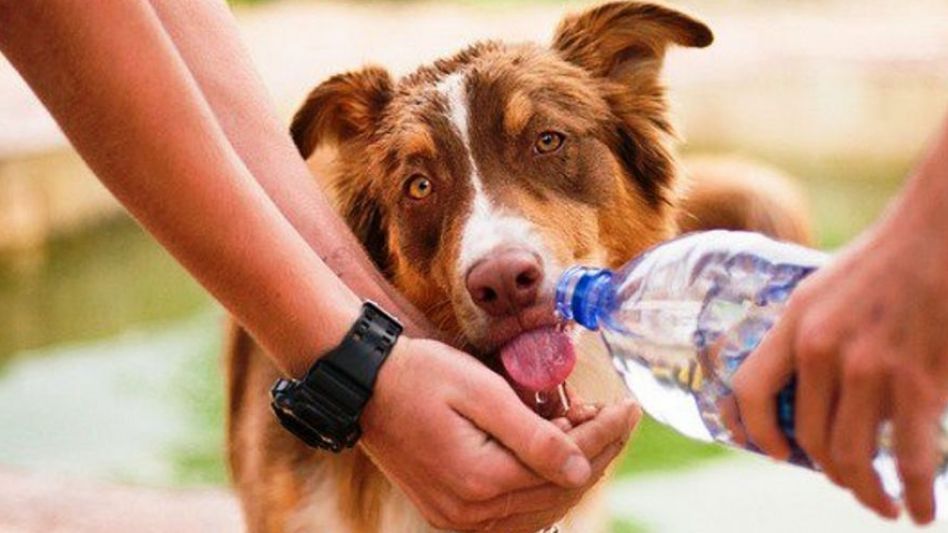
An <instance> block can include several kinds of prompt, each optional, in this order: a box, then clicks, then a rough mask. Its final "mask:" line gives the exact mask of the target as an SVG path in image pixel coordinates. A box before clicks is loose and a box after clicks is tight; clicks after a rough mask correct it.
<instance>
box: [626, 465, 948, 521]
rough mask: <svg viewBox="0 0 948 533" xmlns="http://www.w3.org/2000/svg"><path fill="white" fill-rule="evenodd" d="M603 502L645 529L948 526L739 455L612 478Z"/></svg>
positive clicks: (820, 479) (785, 467)
mask: <svg viewBox="0 0 948 533" xmlns="http://www.w3.org/2000/svg"><path fill="white" fill-rule="evenodd" d="M609 509H610V510H611V512H612V514H613V516H614V517H616V518H618V519H623V518H625V519H628V520H629V521H630V522H632V523H634V524H636V525H641V526H642V528H643V529H645V531H648V532H650V533H759V532H766V533H801V532H805V533H897V532H909V531H930V532H933V533H934V532H945V531H948V522H941V523H936V524H934V525H932V526H929V527H928V528H926V529H920V528H917V527H915V526H913V525H912V523H911V522H910V521H909V520H908V519H907V518H904V517H903V518H902V519H901V520H900V521H898V522H894V523H893V522H887V521H885V520H883V519H881V518H878V517H876V515H874V514H873V513H871V512H870V511H867V510H866V509H864V508H862V507H861V506H860V505H859V504H858V503H857V502H856V500H855V499H853V498H852V497H851V496H850V494H849V493H848V492H847V491H844V490H842V489H840V488H838V487H836V486H835V485H833V484H832V483H831V482H829V481H828V480H826V479H825V478H824V477H823V476H821V475H819V474H816V473H814V472H810V471H807V470H804V469H802V468H798V467H794V466H789V465H782V464H775V463H773V462H771V461H768V460H765V459H758V458H756V457H749V456H743V455H742V456H740V457H735V458H734V459H726V460H722V461H717V462H713V463H710V464H708V465H707V466H703V467H699V468H695V469H692V470H686V471H682V472H673V473H667V472H666V473H655V474H648V475H643V476H641V477H633V478H631V479H628V480H624V481H616V482H614V483H613V484H612V486H611V487H610V491H609Z"/></svg>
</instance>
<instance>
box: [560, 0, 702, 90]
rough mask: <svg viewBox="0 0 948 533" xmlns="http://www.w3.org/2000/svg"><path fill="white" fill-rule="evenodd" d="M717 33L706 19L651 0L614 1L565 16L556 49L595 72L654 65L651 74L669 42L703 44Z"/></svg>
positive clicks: (622, 72)
mask: <svg viewBox="0 0 948 533" xmlns="http://www.w3.org/2000/svg"><path fill="white" fill-rule="evenodd" d="M712 41H714V34H712V33H711V30H710V29H709V28H708V27H707V26H706V25H705V24H704V23H702V22H701V21H699V20H697V19H695V18H693V17H691V16H689V15H687V14H685V13H682V12H681V11H677V10H675V9H672V8H670V7H666V6H664V5H661V4H657V3H652V2H631V1H629V2H609V3H606V4H602V5H599V6H596V7H593V8H591V9H588V10H586V11H584V12H582V13H579V14H578V15H573V16H569V17H566V18H565V19H563V22H561V23H560V25H559V27H558V28H557V29H556V33H555V37H554V39H553V49H554V50H556V51H558V52H559V53H560V54H561V55H562V57H563V58H564V59H566V60H567V61H569V62H571V63H573V64H575V65H578V66H580V67H582V68H584V69H586V70H587V71H588V72H590V73H591V74H593V75H594V76H599V77H613V78H616V77H619V78H621V77H626V76H627V75H628V73H629V72H628V71H629V70H637V69H639V68H641V67H647V68H649V67H650V70H651V74H653V75H655V74H657V72H656V71H657V68H654V67H659V68H660V67H661V62H662V60H663V59H664V57H665V51H666V49H667V48H668V46H669V45H672V44H677V45H681V46H690V47H694V48H704V47H706V46H708V45H710V44H711V42H712Z"/></svg>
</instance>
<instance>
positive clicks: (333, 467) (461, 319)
mask: <svg viewBox="0 0 948 533" xmlns="http://www.w3.org/2000/svg"><path fill="white" fill-rule="evenodd" d="M711 40H712V35H711V32H710V31H709V30H708V28H707V27H705V26H704V25H703V24H701V23H700V22H698V21H696V20H695V19H693V18H691V17H689V16H687V15H684V14H682V13H680V12H677V11H675V10H672V9H669V8H666V7H662V6H658V5H654V4H647V3H639V2H615V3H610V4H605V5H603V6H600V7H598V8H594V9H590V10H588V11H586V12H584V13H582V14H580V15H578V16H572V17H568V18H567V19H566V20H564V21H563V23H562V24H561V25H560V27H559V29H558V30H557V32H556V37H555V39H554V42H553V45H552V46H551V47H550V48H544V47H540V46H536V45H531V44H525V45H516V46H514V45H506V44H502V43H496V42H490V43H481V44H477V45H474V46H472V47H470V48H468V49H466V50H464V51H462V52H461V53H459V54H457V55H456V56H454V57H452V58H450V59H447V60H442V61H438V62H436V63H435V64H434V65H433V66H430V67H424V68H421V69H419V70H418V71H417V72H415V73H414V74H412V75H409V76H407V77H406V78H404V79H402V80H398V81H395V80H393V79H392V78H391V77H390V76H389V74H388V72H387V71H385V70H383V69H381V68H377V67H370V68H366V69H363V70H361V71H358V72H354V73H349V74H344V75H340V76H336V77H334V78H332V79H330V80H328V81H326V82H325V83H323V84H322V85H320V86H319V87H317V88H316V89H315V90H314V91H313V92H312V93H311V94H310V96H309V98H308V99H307V101H306V102H305V103H304V105H303V107H302V108H301V109H300V111H299V112H298V113H297V115H296V117H295V119H294V122H293V126H292V134H293V138H294V140H295V142H296V143H297V146H298V147H299V149H300V152H301V153H302V154H303V156H304V157H308V158H310V157H311V156H313V155H314V153H316V152H319V153H320V154H323V153H324V152H325V153H328V154H330V155H329V158H328V159H329V160H330V161H331V164H329V165H320V169H319V171H320V174H321V175H322V176H323V177H324V179H325V180H326V181H325V185H326V188H327V190H329V191H330V194H331V195H332V197H333V200H334V201H335V203H336V205H337V207H338V210H339V212H340V214H341V215H342V216H343V217H344V218H345V220H346V221H347V222H348V224H349V226H350V227H351V228H352V230H353V232H354V233H355V234H356V235H357V236H358V238H359V239H360V240H361V241H362V243H363V244H364V245H365V247H366V249H367V250H368V252H369V254H370V256H371V257H372V259H373V260H374V261H375V263H376V264H377V265H378V267H379V268H380V269H381V270H382V271H383V272H384V273H385V274H386V275H387V276H388V278H389V279H390V280H391V281H392V283H393V284H394V285H395V286H396V287H398V288H399V289H400V290H401V291H403V292H404V293H405V295H406V296H407V297H408V299H409V300H410V301H412V302H413V303H414V304H415V305H416V306H418V308H419V309H421V310H422V311H423V312H424V313H425V314H426V315H427V316H428V318H429V319H430V320H431V321H432V322H433V323H435V324H437V325H438V326H439V327H441V328H442V329H444V330H445V331H446V332H447V333H448V334H449V335H452V336H454V337H455V338H457V339H458V340H459V343H461V344H463V345H465V346H466V347H468V349H470V350H472V351H474V352H475V353H481V354H483V353H488V352H490V351H491V350H493V349H496V347H497V346H496V345H497V342H498V341H497V338H498V337H497V335H499V334H498V333H497V332H498V331H501V330H504V327H505V326H504V325H502V324H497V323H492V322H490V321H487V320H486V319H485V318H484V317H483V316H481V315H479V314H478V313H477V310H476V308H474V307H473V306H472V305H471V304H470V301H469V298H468V297H467V296H466V293H464V291H463V287H460V283H459V281H458V280H459V278H461V277H462V276H461V275H460V274H459V272H458V271H457V269H458V260H457V258H458V257H459V256H460V255H461V254H462V248H463V242H462V241H463V239H464V231H465V229H464V227H463V224H464V220H465V219H464V217H463V216H460V215H462V214H463V213H468V212H470V211H471V210H472V209H473V208H472V202H474V201H476V199H475V196H476V194H478V192H477V189H476V188H475V189H474V190H472V189H471V188H470V186H468V185H466V182H464V180H462V179H461V178H460V176H466V175H469V174H471V173H472V172H474V170H473V169H471V168H469V167H470V164H469V163H468V162H467V161H466V158H465V157H461V156H460V154H462V153H464V152H463V149H464V147H463V146H460V145H459V141H460V139H459V137H458V135H457V132H456V131H455V130H452V125H451V123H450V122H449V121H446V120H445V119H444V117H445V116H446V114H448V113H449V111H450V110H446V106H448V107H449V106H450V102H448V103H446V102H445V100H444V97H443V94H441V93H439V92H438V91H437V90H434V89H433V88H435V87H437V86H438V85H439V83H443V82H444V81H445V80H446V79H447V78H449V77H451V76H452V75H454V76H458V75H462V74H463V80H464V83H465V85H464V91H465V92H464V94H466V95H467V97H468V98H469V100H470V104H471V105H472V106H476V109H477V110H478V111H477V112H478V118H477V119H475V120H472V121H471V126H470V128H471V135H470V139H469V144H470V147H471V148H470V153H471V154H472V155H471V158H470V161H471V162H473V161H474V159H475V156H476V159H477V167H478V168H477V171H478V172H479V173H480V174H481V177H482V179H483V182H484V185H483V187H484V188H486V189H489V192H490V194H491V195H492V199H493V200H494V201H495V202H502V203H503V206H504V209H505V210H506V211H505V212H508V213H515V214H516V216H517V217H519V219H523V220H525V221H529V223H530V224H532V225H533V226H534V227H535V228H536V229H537V233H538V234H539V235H540V237H541V240H542V241H543V242H544V243H545V245H546V246H547V248H548V253H549V256H550V258H551V261H553V262H554V263H557V264H563V265H568V264H572V263H575V262H592V263H597V264H602V265H608V266H617V265H619V264H622V263H624V262H625V261H627V260H628V259H630V258H631V257H633V256H634V255H636V254H638V253H640V252H641V251H643V250H644V249H645V248H647V247H648V246H651V245H652V244H655V243H657V242H659V241H661V240H663V239H666V238H669V237H672V236H673V235H674V234H675V233H676V232H677V231H678V230H677V228H676V224H678V225H680V226H681V227H683V228H686V229H688V230H695V229H706V228H710V227H729V228H735V229H737V228H740V229H759V230H763V231H765V232H769V233H771V234H774V235H776V236H777V237H781V238H788V239H793V240H798V241H799V240H804V241H805V239H807V238H808V232H807V230H806V223H805V218H804V215H803V214H802V212H801V211H799V210H798V209H797V208H796V207H795V205H794V204H791V205H789V206H788V205H787V204H786V202H785V201H784V199H783V198H782V197H780V196H778V195H775V194H773V193H772V191H774V190H776V189H774V188H772V187H776V185H773V184H768V185H766V186H763V187H760V186H757V185H754V184H753V183H752V181H753V179H754V177H753V175H754V173H755V171H754V169H750V168H743V169H742V170H741V177H739V178H736V179H735V178H733V177H732V175H731V174H730V173H728V172H726V171H725V172H717V173H715V172H708V179H707V181H706V179H705V177H703V176H699V175H694V176H692V181H693V183H694V184H695V185H694V186H693V187H692V188H691V192H690V194H686V195H682V194H681V193H680V192H679V191H680V190H682V187H681V184H680V183H679V181H680V180H679V176H678V171H677V169H676V158H675V156H674V153H673V150H672V141H673V138H674V131H673V128H672V125H671V124H670V122H669V120H668V112H667V102H666V99H665V94H664V88H663V87H662V85H661V83H660V79H659V71H660V68H661V64H662V59H663V57H664V54H665V51H666V49H667V47H668V46H669V45H671V44H679V45H684V46H692V47H703V46H707V45H708V44H710V43H711ZM551 125H555V127H556V128H559V129H562V130H564V131H568V132H569V134H570V135H569V142H570V144H569V146H568V147H566V148H564V149H563V151H562V152H561V153H560V154H559V155H557V156H556V157H552V158H540V157H534V158H525V157H522V156H521V155H520V152H514V153H511V150H519V149H520V148H521V147H522V145H523V140H524V139H526V142H527V143H530V142H532V139H533V138H534V137H535V135H536V132H537V131H542V130H543V129H544V128H551V127H553V126H551ZM526 146H527V147H529V144H528V145H526ZM321 160H322V159H321ZM705 168H712V166H706V167H705ZM419 173H423V174H424V175H426V176H436V177H439V178H440V181H438V182H436V184H437V185H438V186H439V188H440V189H439V190H438V192H437V193H436V194H438V195H439V196H437V202H428V203H427V204H419V203H417V202H409V201H407V200H405V198H404V194H403V191H404V188H403V186H402V181H403V180H404V178H405V176H412V175H417V174H419ZM433 179H434V178H433ZM780 186H783V185H780ZM504 335H506V334H504ZM502 336H503V335H502ZM508 336H509V335H508ZM227 352H228V367H229V382H228V384H229V401H230V404H229V413H230V417H229V429H228V435H229V450H230V464H231V467H232V471H233V475H234V480H235V482H236V484H237V489H238V492H239V493H240V495H241V499H242V501H243V506H244V510H245V513H246V516H247V524H248V527H249V529H250V530H251V531H255V532H264V531H265V532H282V531H352V532H377V531H385V532H388V531H417V530H419V528H422V527H423V523H422V522H421V521H420V518H419V517H418V515H417V513H416V512H414V510H413V509H411V507H410V504H409V503H408V501H407V500H406V499H405V498H404V496H403V495H401V493H400V492H399V491H398V490H397V489H396V488H394V487H393V486H391V485H390V484H389V483H388V481H387V480H386V479H385V478H384V476H383V475H382V474H381V472H380V471H379V470H378V469H377V467H376V466H375V465H374V464H372V462H371V461H370V460H369V459H368V457H367V456H366V455H365V454H364V453H363V452H362V451H361V450H359V449H358V448H356V449H354V450H352V451H350V452H347V453H344V454H341V455H338V456H331V455H328V454H323V453H318V452H315V451H313V450H311V449H308V448H306V447H305V446H304V445H302V444H301V443H300V442H299V441H298V440H296V439H295V438H294V437H292V436H291V435H289V434H288V433H287V432H285V431H284V430H282V429H281V428H280V427H279V426H278V424H277V423H276V422H275V420H274V418H273V416H272V415H271V413H270V411H269V408H268V398H267V391H268V389H269V386H270V385H271V384H272V382H273V381H274V380H275V379H277V378H278V377H279V373H278V371H277V370H276V369H275V367H274V366H273V365H272V364H271V363H270V360H269V359H268V358H267V357H266V356H265V354H264V353H263V352H262V351H261V349H260V348H259V347H258V346H257V345H255V344H254V343H253V342H252V341H251V340H250V338H249V336H248V335H247V334H246V333H245V332H243V331H242V330H240V329H239V328H237V327H234V329H233V332H232V334H231V344H230V346H229V348H228V350H227ZM603 359H604V358H603ZM584 361H586V362H584ZM607 375H608V376H611V374H610V371H609V370H608V369H605V370H603V369H602V368H599V369H598V370H597V369H595V368H592V369H591V367H590V364H589V363H588V360H587V359H584V358H581V359H580V363H579V368H578V369H577V371H576V373H575V375H574V377H573V378H571V384H572V385H573V386H574V387H575V388H578V389H579V391H580V394H581V395H583V396H586V397H591V398H601V397H603V396H607V394H604V393H603V391H601V390H596V389H597V388H601V387H602V385H601V384H602V383H605V382H608V380H606V381H603V376H607ZM590 376H592V377H590ZM610 379H611V380H612V381H611V384H610V385H609V387H615V386H616V383H615V378H614V376H611V377H610ZM577 382H578V383H579V385H577Z"/></svg>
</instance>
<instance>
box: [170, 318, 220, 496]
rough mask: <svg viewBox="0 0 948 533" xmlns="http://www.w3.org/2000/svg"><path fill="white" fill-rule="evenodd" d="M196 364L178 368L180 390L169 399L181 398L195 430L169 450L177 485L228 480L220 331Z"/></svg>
mask: <svg viewBox="0 0 948 533" xmlns="http://www.w3.org/2000/svg"><path fill="white" fill-rule="evenodd" d="M216 329H218V332H217V333H218V334H216V335H215V336H214V339H213V341H212V342H209V343H208V346H207V348H206V349H205V350H204V353H202V354H201V355H200V357H198V358H196V361H195V362H194V363H193V364H190V365H187V366H186V367H182V368H181V369H179V371H178V373H177V374H178V378H177V382H178V383H179V384H180V389H181V390H179V391H176V394H175V395H174V397H173V398H170V399H169V401H175V402H179V403H181V404H183V405H182V407H183V408H182V410H181V411H182V412H185V413H188V414H189V420H188V423H189V427H191V428H192V431H191V433H190V434H189V435H187V436H186V437H184V438H183V439H182V440H181V442H180V443H179V444H178V445H177V446H175V447H174V448H172V449H171V450H170V451H169V456H170V457H169V459H170V462H171V464H172V466H173V481H174V482H175V483H176V484H178V485H187V486H190V485H225V484H227V483H228V482H229V476H228V472H227V465H226V461H225V453H224V451H225V449H226V444H225V435H224V427H225V420H224V418H225V417H224V413H225V409H226V406H225V395H224V377H223V371H222V365H221V358H220V351H221V350H220V346H221V342H220V335H221V334H222V332H223V329H222V328H216Z"/></svg>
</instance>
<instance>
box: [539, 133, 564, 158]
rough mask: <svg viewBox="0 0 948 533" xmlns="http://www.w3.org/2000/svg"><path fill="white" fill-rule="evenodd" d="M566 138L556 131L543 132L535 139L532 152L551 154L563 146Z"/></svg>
mask: <svg viewBox="0 0 948 533" xmlns="http://www.w3.org/2000/svg"><path fill="white" fill-rule="evenodd" d="M565 140H566V136H565V135H563V134H562V133H560V132H558V131H544V132H543V133H541V134H540V136H539V137H537V142H536V143H534V145H533V150H534V151H535V152H536V153H538V154H552V153H553V152H555V151H557V150H559V149H560V147H561V146H563V141H565Z"/></svg>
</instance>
